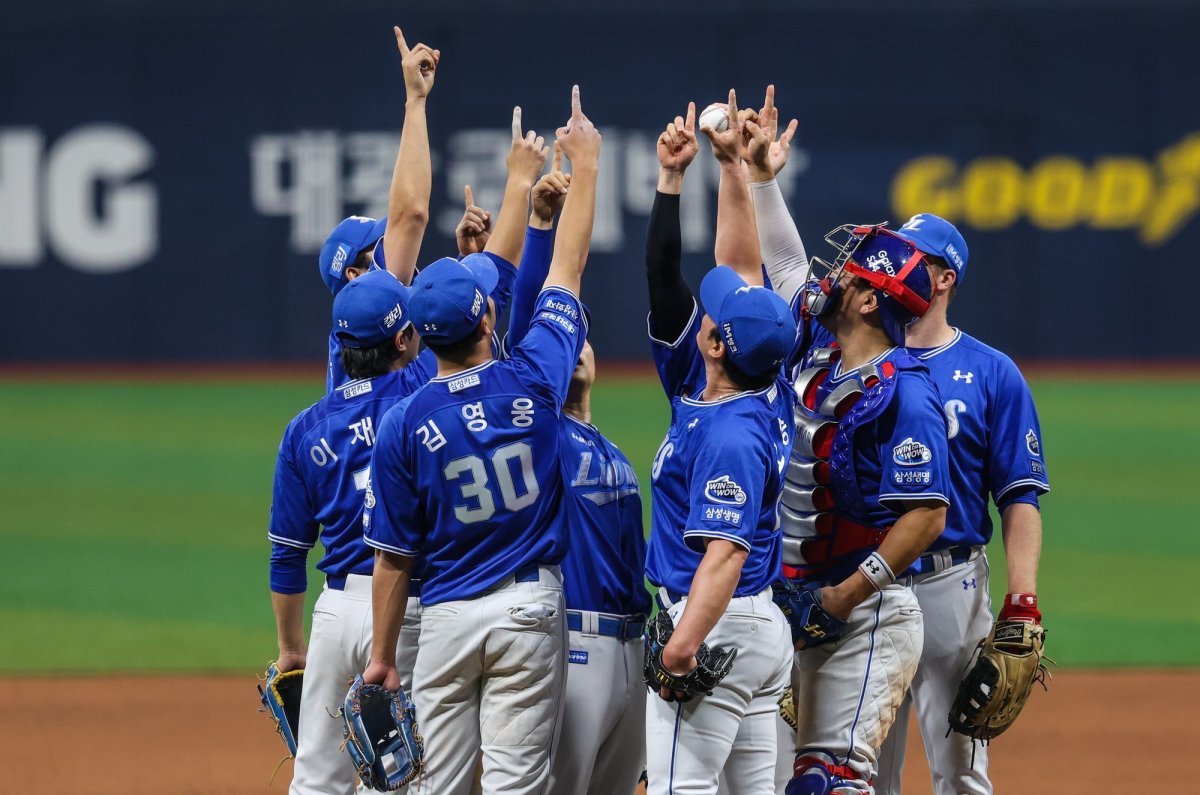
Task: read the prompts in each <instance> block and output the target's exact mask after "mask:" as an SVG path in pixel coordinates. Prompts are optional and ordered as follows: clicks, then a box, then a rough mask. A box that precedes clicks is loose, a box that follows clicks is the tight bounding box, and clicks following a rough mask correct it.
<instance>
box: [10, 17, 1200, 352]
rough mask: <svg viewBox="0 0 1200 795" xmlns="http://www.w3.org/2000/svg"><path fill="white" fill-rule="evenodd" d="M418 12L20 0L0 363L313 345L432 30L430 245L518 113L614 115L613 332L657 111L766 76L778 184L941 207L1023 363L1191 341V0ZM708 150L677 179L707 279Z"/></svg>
mask: <svg viewBox="0 0 1200 795" xmlns="http://www.w3.org/2000/svg"><path fill="white" fill-rule="evenodd" d="M408 5H409V4H404V5H400V4H392V5H385V4H383V3H379V2H366V1H365V0H342V1H341V2H337V3H334V2H326V3H313V2H284V0H258V2H232V1H231V0H210V2H205V3H200V2H184V1H183V0H160V1H159V2H150V1H149V0H126V2H122V3H98V2H88V1H87V0H60V2H58V3H55V4H53V8H51V7H50V6H51V4H33V3H20V4H18V3H15V2H13V0H8V2H6V3H5V6H6V8H5V11H4V20H5V21H4V24H3V26H0V284H2V285H3V290H0V307H2V311H0V361H4V362H8V363H14V362H28V361H40V360H47V359H50V360H55V359H58V360H73V361H78V360H81V359H93V360H97V361H125V362H137V361H156V360H163V359H172V360H182V361H201V360H203V361H220V360H246V359H254V360H262V359H301V360H306V359H314V358H317V357H320V356H321V355H322V352H323V350H324V347H323V346H324V344H325V335H326V332H327V328H328V313H329V295H328V293H327V292H326V291H325V289H324V287H323V286H322V284H321V282H320V280H319V279H318V276H317V273H316V267H315V263H316V252H317V249H318V248H319V246H320V243H321V241H322V239H323V238H324V236H325V234H326V233H327V232H328V230H329V228H331V227H332V226H333V224H334V223H336V222H337V221H338V220H339V219H340V218H341V217H343V216H344V215H347V214H351V213H357V214H369V215H377V214H380V213H382V212H383V211H384V207H385V204H386V193H387V186H388V179H389V176H390V172H391V167H392V162H393V160H394V156H395V147H396V143H397V140H398V131H399V127H400V123H401V119H402V112H403V84H402V80H401V76H400V71H399V64H398V56H397V55H396V53H395V51H394V44H393V42H392V34H391V31H390V25H391V24H392V23H393V22H398V23H401V24H403V25H404V26H405V27H406V30H407V31H408V33H409V35H410V41H416V40H421V41H426V42H429V43H431V44H433V45H434V46H437V47H439V48H440V49H441V50H442V52H443V63H442V66H441V69H440V70H439V74H438V80H437V85H436V87H435V90H434V94H433V97H432V99H431V101H430V105H429V113H430V126H431V131H432V134H433V139H434V195H433V221H432V224H431V229H430V234H429V236H428V237H427V241H426V246H425V249H424V252H423V256H425V257H427V258H432V257H434V256H439V255H441V254H444V253H448V252H449V251H450V250H451V248H452V246H453V243H452V234H451V233H452V230H453V227H454V223H455V221H456V220H457V218H458V215H459V213H460V210H461V201H460V196H461V190H462V184H463V183H464V182H470V183H471V184H472V185H473V186H474V188H475V195H476V198H477V200H478V201H479V202H480V203H481V204H484V205H485V206H491V207H492V208H493V209H494V208H495V203H496V202H497V201H498V199H499V195H500V191H501V188H502V185H503V155H504V151H505V146H506V139H507V136H508V131H507V126H508V120H509V116H510V112H511V107H512V105H514V104H518V103H519V104H521V105H522V106H523V107H524V109H525V114H524V116H525V120H526V124H527V127H531V128H534V129H537V130H538V131H539V132H542V133H550V132H551V131H552V129H553V127H554V126H556V125H557V124H559V123H561V121H562V120H563V118H564V117H565V114H566V112H567V98H568V92H569V87H570V84H571V83H572V82H578V83H580V84H581V85H582V87H583V96H584V103H585V107H586V109H587V111H588V112H589V114H590V115H591V116H592V117H593V118H594V119H595V120H596V121H597V122H598V123H599V124H600V125H601V126H602V128H603V129H604V133H605V151H604V156H603V166H604V169H603V174H602V180H601V187H600V197H599V206H598V217H597V222H596V233H595V239H594V242H593V256H592V258H591V259H590V268H589V275H588V278H587V280H586V288H585V289H586V295H585V298H586V300H587V301H588V302H589V304H590V305H591V307H592V311H593V315H594V317H595V320H596V323H595V330H594V337H593V339H594V342H595V343H596V347H597V349H598V351H599V352H600V354H601V356H603V357H606V358H619V359H638V358H645V356H646V344H645V340H644V326H643V321H642V316H643V314H644V312H645V297H644V293H645V290H644V287H643V286H642V284H643V276H642V250H643V240H644V233H645V226H646V216H647V213H648V211H649V207H650V203H651V200H652V197H653V188H654V182H655V170H656V163H655V161H654V154H653V142H654V138H655V136H656V134H657V131H658V130H659V129H660V128H661V126H662V124H664V123H665V122H666V121H667V120H669V119H670V117H671V116H672V115H673V114H674V113H675V112H677V111H681V110H682V109H683V107H684V106H685V104H686V102H687V100H689V99H695V100H697V101H699V103H700V104H701V105H703V104H706V103H707V102H709V101H714V100H718V99H721V98H722V97H723V95H724V92H725V91H726V90H727V89H728V87H729V86H730V85H733V86H735V87H736V88H738V90H739V92H740V95H741V96H742V97H743V100H744V101H745V102H750V101H753V103H758V102H759V101H761V91H762V87H763V86H764V85H765V84H766V82H768V81H774V82H775V83H776V84H777V86H778V89H779V100H778V101H779V105H780V107H781V109H782V111H783V112H784V113H785V114H788V115H794V116H796V117H798V118H799V119H800V120H801V126H800V133H799V135H798V138H797V147H796V151H795V155H794V158H793V163H792V164H791V165H790V166H789V168H788V170H787V171H785V172H784V175H783V176H784V180H783V181H784V190H785V193H786V195H787V197H788V199H789V201H790V203H791V206H792V207H793V209H794V211H795V214H796V217H797V220H798V223H799V226H800V229H801V232H802V233H803V234H804V235H805V237H806V240H807V241H808V243H809V249H810V252H813V253H819V252H822V251H823V250H827V248H826V247H825V246H824V244H823V243H822V242H821V241H820V235H821V234H822V233H823V232H824V231H825V230H826V229H828V228H829V227H832V226H833V225H835V224H838V223H843V222H847V221H859V222H868V221H878V220H883V219H885V218H886V219H891V220H892V221H893V222H897V221H902V220H903V219H904V218H905V217H907V216H908V215H909V214H910V213H912V212H914V211H917V210H929V211H934V212H940V213H942V214H945V215H947V216H948V217H951V218H952V219H954V220H956V221H957V222H959V223H960V224H961V227H962V229H963V232H964V234H965V236H966V239H967V242H968V244H969V246H970V248H971V262H970V265H969V269H968V272H967V277H966V280H965V284H964V286H963V289H962V291H961V292H960V294H959V297H958V300H957V303H956V306H955V311H956V313H957V318H958V319H959V320H960V321H962V322H963V323H964V325H966V326H967V327H969V328H970V329H971V330H972V331H974V332H976V333H977V335H978V336H981V337H983V338H984V339H986V340H988V341H990V342H993V343H994V344H997V345H999V346H1000V347H1003V348H1005V349H1007V350H1009V351H1010V352H1012V353H1013V354H1014V355H1016V356H1018V357H1022V358H1046V357H1058V358H1071V359H1088V358H1092V359H1101V360H1102V359H1108V358H1111V357H1122V358H1128V357H1139V356H1144V355H1150V356H1155V357H1162V358H1174V359H1188V358H1197V357H1200V342H1197V335H1196V334H1195V333H1194V331H1193V323H1192V316H1193V315H1194V314H1195V311H1194V310H1193V309H1192V308H1191V307H1190V305H1189V302H1188V300H1187V299H1188V297H1189V296H1190V294H1191V293H1192V292H1193V290H1192V289H1191V288H1190V278H1189V276H1190V274H1189V273H1188V272H1187V271H1188V269H1190V266H1191V262H1190V255H1191V253H1192V251H1193V250H1194V249H1196V248H1197V247H1198V238H1197V229H1200V225H1197V223H1196V222H1195V218H1194V216H1195V214H1196V213H1197V211H1198V210H1200V105H1198V103H1197V102H1196V101H1195V99H1196V97H1197V96H1200V72H1198V71H1197V70H1196V69H1195V68H1194V64H1191V63H1190V58H1189V56H1190V53H1191V48H1192V41H1193V38H1194V33H1195V31H1196V30H1198V29H1200V7H1197V6H1195V5H1194V4H1188V3H1181V2H1168V1H1167V0H1157V2H1155V1H1153V0H1151V1H1150V2H1141V3H1136V4H1135V3H1133V2H1092V3H1076V2H1059V3H1050V2H1045V3H1032V2H999V1H998V0H994V1H992V2H986V1H985V2H979V3H971V4H963V3H959V4H951V3H946V2H929V3H923V4H920V7H919V8H917V7H913V5H914V4H899V5H898V4H895V3H883V2H878V3H876V2H864V1H862V0H859V1H858V2H854V1H853V0H852V1H851V2H835V1H834V0H815V1H814V2H806V3H803V4H797V3H786V2H775V1H774V0H766V2H761V3H758V4H755V6H754V9H755V10H754V11H750V10H747V9H745V8H739V9H737V10H725V8H724V7H723V6H720V5H718V4H714V3H710V2H705V1H703V0H702V1H701V2H691V3H688V4H687V6H686V11H681V10H676V9H674V8H673V7H672V6H669V5H662V4H647V3H630V2H623V1H622V2H598V1H596V2H574V3H571V4H569V5H568V4H561V5H563V6H564V7H563V8H559V7H558V4H555V5H547V4H535V3H528V2H506V3H500V4H497V3H487V4H484V3H476V2H461V1H459V0H447V1H444V2H439V3H437V4H435V5H433V6H429V7H424V8H416V7H413V8H411V9H410V8H409V7H408ZM8 6H15V7H12V8H9V7H8ZM430 8H434V9H436V10H429V9H430ZM710 161H711V158H708V157H707V156H705V157H703V158H701V160H700V161H698V164H697V166H695V167H694V173H692V174H689V179H688V180H687V183H686V189H687V192H686V196H685V200H684V228H685V236H686V247H687V256H688V258H689V270H690V273H691V275H692V276H698V274H699V273H700V272H701V271H702V269H703V268H704V267H706V266H707V264H708V263H709V262H710V253H711V246H712V239H711V224H712V219H713V214H714V210H715V205H714V200H715V176H716V174H715V168H713V166H712V163H711V162H710ZM1170 268H1179V271H1178V275H1172V273H1171V272H1170V271H1169V269H1170ZM1181 298H1182V299H1183V300H1182V301H1180V299H1181ZM1133 323H1136V324H1137V325H1138V333H1137V334H1136V335H1130V334H1128V333H1126V329H1127V328H1128V327H1129V326H1130V325H1131V324H1133Z"/></svg>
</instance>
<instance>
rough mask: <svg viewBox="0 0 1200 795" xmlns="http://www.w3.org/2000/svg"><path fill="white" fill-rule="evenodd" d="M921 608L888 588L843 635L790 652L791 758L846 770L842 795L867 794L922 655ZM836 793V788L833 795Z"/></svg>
mask: <svg viewBox="0 0 1200 795" xmlns="http://www.w3.org/2000/svg"><path fill="white" fill-rule="evenodd" d="M921 644H922V627H921V608H920V607H919V606H918V604H917V598H916V596H914V595H913V592H912V591H911V590H909V589H908V588H907V587H905V586H903V585H900V584H898V583H893V584H892V585H889V586H888V587H886V588H884V589H883V590H882V591H881V592H879V593H877V594H875V595H874V596H871V597H869V598H868V599H867V600H866V601H865V602H863V603H862V604H861V605H859V606H858V607H856V608H855V609H854V611H853V612H852V613H851V614H850V618H849V620H848V621H847V622H846V627H845V629H844V630H843V632H842V635H841V637H840V638H839V639H838V640H836V641H833V642H830V643H825V644H822V645H820V646H814V647H812V648H809V649H804V650H802V651H799V652H796V654H795V665H794V666H793V668H792V693H793V697H794V698H795V700H796V723H797V728H796V753H797V754H802V753H822V754H826V755H828V756H829V757H832V758H833V760H834V761H833V763H834V764H838V765H843V766H846V767H849V768H852V769H853V771H854V772H855V773H857V777H856V778H853V779H847V781H846V783H845V784H843V786H846V787H848V790H847V791H848V792H849V791H853V792H859V793H864V794H866V795H869V794H870V793H871V792H872V788H871V784H870V781H871V780H872V779H873V778H874V776H875V772H876V755H877V754H878V752H879V748H880V746H881V745H882V744H883V740H884V737H886V736H887V733H888V730H889V729H890V728H891V727H892V723H893V722H894V720H895V717H896V710H898V709H899V708H900V704H901V703H902V702H903V701H904V697H905V695H906V694H907V693H908V687H909V684H910V683H911V682H912V679H913V675H914V674H915V673H916V669H917V661H918V660H919V659H920V657H921ZM839 792H841V790H839Z"/></svg>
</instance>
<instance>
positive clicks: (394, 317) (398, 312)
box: [383, 304, 404, 329]
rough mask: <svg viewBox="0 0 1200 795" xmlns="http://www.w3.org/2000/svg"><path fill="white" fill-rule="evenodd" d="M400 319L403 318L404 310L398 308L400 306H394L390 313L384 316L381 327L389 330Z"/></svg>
mask: <svg viewBox="0 0 1200 795" xmlns="http://www.w3.org/2000/svg"><path fill="white" fill-rule="evenodd" d="M402 317H404V310H403V309H401V308H400V304H396V305H395V306H394V307H392V309H391V311H390V312H388V313H387V314H386V315H384V318H383V327H384V328H388V329H390V328H391V327H392V326H394V325H396V321H398V320H399V319H400V318H402Z"/></svg>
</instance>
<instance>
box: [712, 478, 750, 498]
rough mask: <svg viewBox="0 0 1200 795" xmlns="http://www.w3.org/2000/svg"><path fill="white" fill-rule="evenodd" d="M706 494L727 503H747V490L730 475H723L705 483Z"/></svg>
mask: <svg viewBox="0 0 1200 795" xmlns="http://www.w3.org/2000/svg"><path fill="white" fill-rule="evenodd" d="M704 496H705V497H707V498H708V499H710V500H712V501H713V502H721V503H724V504H726V505H745V504H746V492H745V491H744V490H743V489H742V487H741V486H739V485H738V484H737V483H736V482H735V481H734V480H732V479H731V478H730V477H729V475H721V476H720V477H719V478H714V479H712V480H710V481H708V482H707V483H705V484H704Z"/></svg>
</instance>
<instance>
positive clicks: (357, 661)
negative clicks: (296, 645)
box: [289, 574, 421, 795]
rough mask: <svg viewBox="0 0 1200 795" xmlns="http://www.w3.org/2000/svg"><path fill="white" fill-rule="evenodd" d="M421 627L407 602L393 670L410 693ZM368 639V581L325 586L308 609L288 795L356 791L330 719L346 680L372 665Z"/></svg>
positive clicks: (416, 606)
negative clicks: (309, 625) (310, 615)
mask: <svg viewBox="0 0 1200 795" xmlns="http://www.w3.org/2000/svg"><path fill="white" fill-rule="evenodd" d="M420 628H421V602H420V600H419V599H416V598H412V599H409V600H408V607H407V608H406V610H405V613H404V625H403V626H402V627H401V628H400V640H399V643H397V645H396V667H397V668H398V669H399V671H400V678H401V680H402V681H403V682H404V687H405V689H406V690H409V691H410V692H411V687H412V671H413V663H414V662H415V661H416V658H417V640H418V637H419V634H420ZM371 637H372V625H371V578H370V577H368V576H365V575H358V574H351V575H348V576H347V577H346V588H345V590H342V591H339V590H335V589H333V588H330V587H329V586H325V588H324V590H322V591H321V595H320V596H319V597H317V603H316V605H315V606H314V607H313V620H312V632H311V633H310V635H309V639H308V659H307V661H306V663H305V667H304V690H303V694H302V696H301V698H300V738H299V741H298V743H297V748H296V766H295V773H294V774H293V776H292V786H291V789H290V790H289V792H290V794H291V795H349V793H352V792H355V791H356V786H357V782H358V774H357V773H356V772H355V770H354V763H353V762H352V761H351V759H350V754H348V753H347V752H346V751H344V750H342V748H341V745H342V737H343V732H342V729H343V727H344V726H345V723H344V722H343V721H342V719H341V717H337V718H335V717H332V716H334V715H337V714H338V710H340V709H341V708H342V704H343V702H345V700H346V691H347V690H349V689H350V680H351V679H353V678H354V677H355V676H357V675H358V674H360V673H362V672H363V669H364V668H366V667H367V663H368V662H370V660H371ZM364 791H369V790H364ZM402 791H403V790H402Z"/></svg>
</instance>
